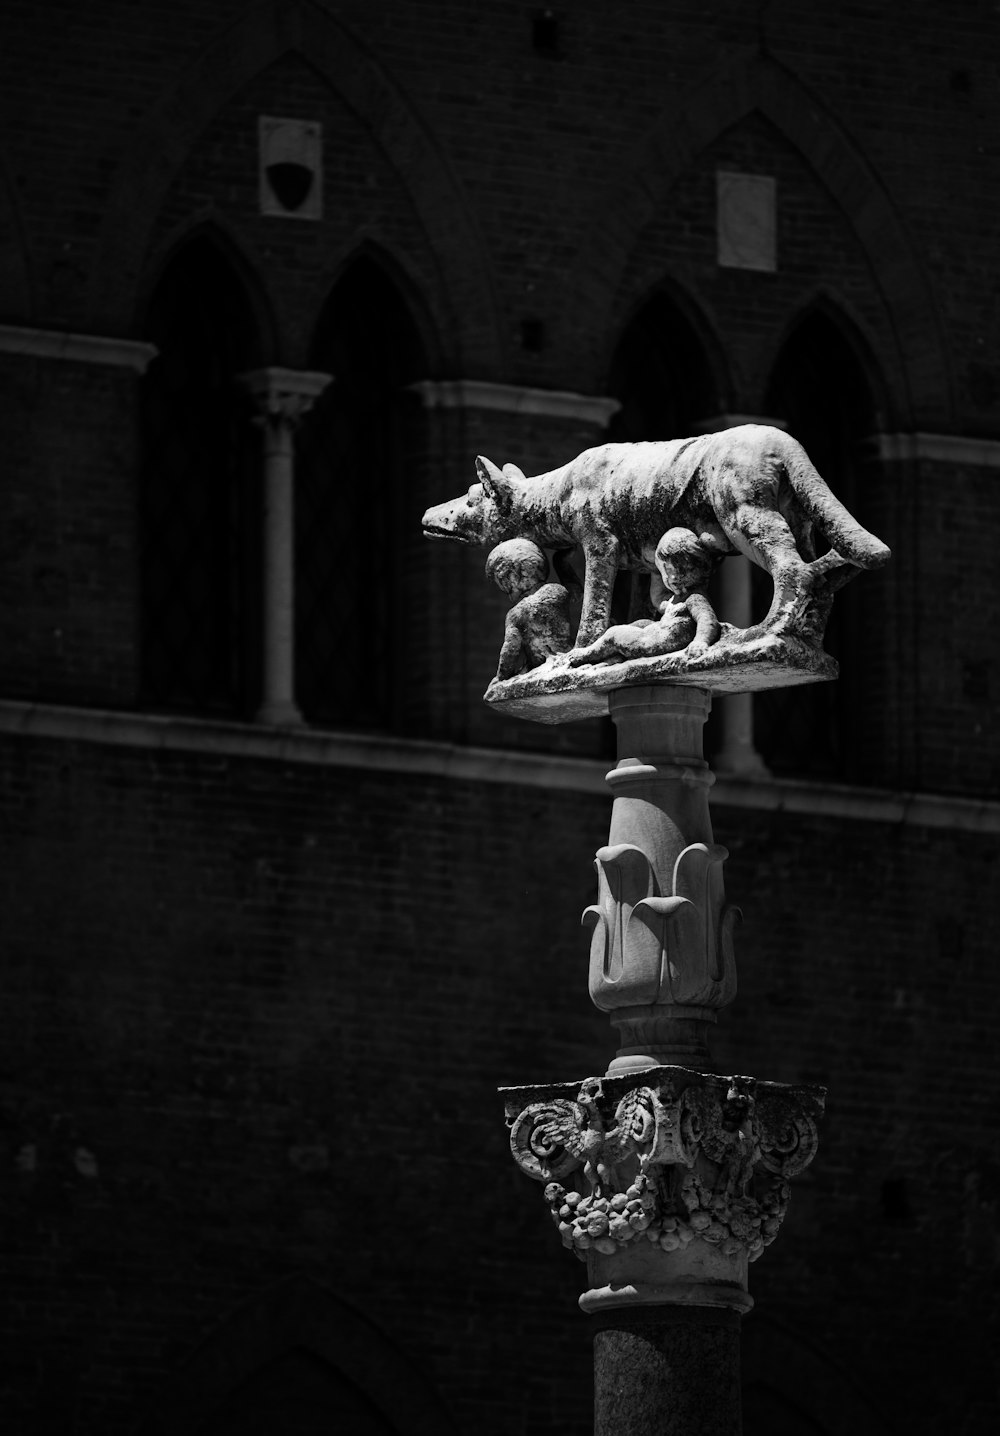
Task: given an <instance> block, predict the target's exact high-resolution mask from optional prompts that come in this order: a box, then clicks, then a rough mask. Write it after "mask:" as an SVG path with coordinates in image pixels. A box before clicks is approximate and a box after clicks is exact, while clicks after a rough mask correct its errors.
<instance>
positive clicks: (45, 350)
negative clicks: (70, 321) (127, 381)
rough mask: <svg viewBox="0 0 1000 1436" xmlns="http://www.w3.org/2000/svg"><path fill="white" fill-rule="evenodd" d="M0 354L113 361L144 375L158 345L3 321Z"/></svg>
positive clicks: (0, 326)
mask: <svg viewBox="0 0 1000 1436" xmlns="http://www.w3.org/2000/svg"><path fill="white" fill-rule="evenodd" d="M0 354H26V355H30V356H31V357H33V358H37V359H70V360H75V361H76V362H77V363H81V364H110V365H113V366H114V367H116V368H119V369H134V370H135V371H136V373H138V374H142V373H143V372H144V370H145V369H146V367H147V365H148V364H149V362H150V360H152V359H155V358H156V354H157V349H156V345H155V344H146V343H143V342H142V341H140V340H136V339H114V338H108V337H107V336H105V335H103V334H72V333H70V332H69V331H67V330H57V329H31V328H28V327H26V326H23V325H20V324H0Z"/></svg>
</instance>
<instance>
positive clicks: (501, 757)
mask: <svg viewBox="0 0 1000 1436" xmlns="http://www.w3.org/2000/svg"><path fill="white" fill-rule="evenodd" d="M0 733H6V734H10V735H13V736H18V737H22V738H48V739H54V740H56V741H60V742H80V743H98V744H102V745H106V746H110V747H114V748H139V749H144V750H147V751H150V752H156V751H157V750H162V751H164V752H180V753H208V754H218V753H222V754H225V755H227V756H228V757H233V758H250V759H255V758H264V759H267V760H270V761H274V760H277V761H280V762H283V763H303V764H312V765H316V766H320V767H330V768H357V769H359V770H361V771H365V772H386V773H411V774H415V775H417V774H419V775H422V776H424V777H429V778H443V779H446V780H449V781H452V782H467V783H491V784H492V783H498V784H500V785H502V786H508V787H509V786H511V785H513V786H517V787H525V788H543V789H544V790H545V791H546V792H562V793H567V792H569V793H583V794H587V795H589V796H591V797H600V798H603V799H607V797H608V789H607V783H606V774H607V771H608V765H607V763H602V762H595V761H593V760H591V759H586V758H562V757H554V756H549V755H546V754H539V753H524V752H516V751H513V750H505V749H496V748H465V747H460V746H459V745H457V744H453V743H434V742H430V741H428V740H426V739H419V738H386V737H383V736H381V735H376V734H364V735H362V734H358V733H337V732H330V731H324V730H321V729H310V728H303V729H299V730H297V731H294V732H293V731H290V730H289V729H287V728H281V727H275V728H269V727H267V726H266V725H263V724H254V725H251V724H247V723H226V722H219V721H217V720H210V719H199V718H181V717H174V716H170V717H167V716H166V715H164V714H158V713H131V712H124V711H122V710H114V709H106V708H76V707H71V706H69V705H64V704H57V703H28V702H25V701H23V700H21V699H15V698H7V699H0ZM713 796H714V800H715V803H716V805H721V806H723V807H733V808H747V809H750V810H755V811H759V812H785V813H801V814H803V815H807V816H816V817H831V818H843V819H844V820H845V821H848V822H857V821H861V822H875V823H889V824H892V825H893V826H905V827H919V828H945V829H952V830H954V831H957V832H967V833H1000V803H998V802H987V801H983V800H980V799H975V798H955V797H948V796H945V795H944V794H937V793H915V792H895V791H893V790H891V789H888V788H855V787H848V786H846V785H838V784H823V783H808V782H797V781H795V780H794V779H789V778H770V777H768V778H763V779H749V780H748V779H745V778H729V777H726V776H725V775H724V774H720V775H718V776H717V781H716V785H715V788H714V789H713Z"/></svg>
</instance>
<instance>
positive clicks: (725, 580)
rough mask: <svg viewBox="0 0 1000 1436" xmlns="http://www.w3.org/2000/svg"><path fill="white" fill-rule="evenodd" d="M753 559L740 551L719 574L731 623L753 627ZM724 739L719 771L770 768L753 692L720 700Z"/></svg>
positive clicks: (741, 773) (757, 774)
mask: <svg viewBox="0 0 1000 1436" xmlns="http://www.w3.org/2000/svg"><path fill="white" fill-rule="evenodd" d="M751 577H752V570H751V565H750V560H749V559H748V558H744V557H743V555H742V554H739V555H738V556H737V557H735V558H727V559H726V560H725V562H724V563H723V565H722V568H721V570H720V574H719V583H720V588H721V595H720V603H719V607H720V610H721V612H722V617H723V618H724V619H725V620H726V622H727V623H732V624H734V625H735V626H736V627H737V628H749V627H750V625H751V623H752V622H753V608H752V604H751V592H750V585H751ZM719 726H720V729H721V742H720V744H719V751H718V752H717V753H716V755H715V759H714V762H715V768H716V771H717V772H719V773H728V774H731V775H733V776H734V777H742V778H764V777H767V776H768V770H767V767H766V765H765V764H764V762H763V760H762V758H761V756H760V754H759V753H758V752H757V749H756V748H755V747H754V741H753V694H752V693H730V694H727V696H726V697H725V698H722V699H720V702H719Z"/></svg>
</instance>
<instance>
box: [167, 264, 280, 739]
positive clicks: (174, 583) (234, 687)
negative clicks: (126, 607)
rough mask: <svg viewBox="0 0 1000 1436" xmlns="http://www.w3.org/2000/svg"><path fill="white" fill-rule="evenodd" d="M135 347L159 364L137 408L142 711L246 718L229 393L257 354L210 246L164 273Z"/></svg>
mask: <svg viewBox="0 0 1000 1436" xmlns="http://www.w3.org/2000/svg"><path fill="white" fill-rule="evenodd" d="M145 333H146V337H147V338H148V339H150V340H151V341H152V342H153V343H154V344H155V345H156V346H157V349H158V351H159V353H158V355H157V357H156V359H154V360H153V362H152V364H151V365H150V367H149V370H148V372H147V374H146V376H145V378H144V380H143V385H142V394H141V401H140V416H141V426H142V444H143V461H142V469H141V476H140V496H139V505H140V527H141V554H140V565H141V573H140V589H141V648H142V659H141V682H140V701H141V702H142V703H143V704H146V705H148V706H152V707H161V708H166V709H172V710H181V711H191V712H205V713H213V712H214V713H219V714H243V713H246V712H248V711H249V709H250V707H251V706H252V703H253V699H254V696H255V690H256V687H257V685H258V682H259V676H258V672H257V659H256V656H255V655H256V650H257V648H258V646H259V645H258V644H257V642H256V641H255V640H256V633H257V628H258V623H257V609H258V606H259V589H258V579H257V570H258V567H259V564H258V560H257V552H258V546H259V534H258V532H257V529H258V523H257V521H256V514H257V487H256V485H257V482H258V480H257V474H256V468H257V465H256V463H255V458H254V434H253V430H252V427H251V424H250V413H251V407H250V401H249V398H248V397H247V396H246V395H245V394H243V393H242V392H241V391H240V389H239V387H238V385H237V383H236V382H235V381H236V376H237V374H239V373H240V372H241V371H243V370H245V369H248V368H250V367H252V366H253V365H254V364H255V363H257V362H258V351H257V340H256V327H255V323H254V317H253V313H252V310H251V307H250V304H249V301H248V299H247V296H246V294H245V292H244V290H243V287H242V285H241V284H240V282H239V280H238V279H237V277H236V275H235V274H234V273H233V270H232V268H231V267H230V265H229V264H228V263H227V261H226V259H225V257H224V256H223V255H222V254H221V253H220V251H219V250H218V249H217V247H216V246H215V245H214V244H213V243H212V242H211V241H209V240H207V239H199V240H195V241H192V242H191V243H189V244H187V245H186V246H185V247H184V248H183V249H182V250H181V251H180V252H179V253H178V254H177V255H176V256H175V257H174V259H173V260H172V261H171V263H170V264H169V265H168V267H167V269H166V270H165V272H164V274H163V277H162V278H161V280H160V282H159V284H158V285H157V287H156V290H155V292H154V294H153V297H152V299H151V301H150V304H149V309H148V312H147V319H146V326H145Z"/></svg>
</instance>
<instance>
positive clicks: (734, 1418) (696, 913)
mask: <svg viewBox="0 0 1000 1436" xmlns="http://www.w3.org/2000/svg"><path fill="white" fill-rule="evenodd" d="M608 698H609V708H610V712H611V716H612V718H613V719H614V721H615V725H616V729H617V733H618V762H617V765H616V767H615V768H614V769H613V770H612V772H611V773H609V774H608V784H609V786H610V787H611V790H612V792H613V794H614V803H613V806H612V815H611V831H610V834H609V840H608V843H607V844H606V845H605V846H604V847H602V848H600V849H598V852H597V856H596V867H597V873H598V894H597V901H596V902H595V903H594V904H593V905H592V906H591V907H589V908H588V909H587V910H586V912H585V913H584V921H585V923H586V924H587V925H588V926H589V927H590V929H591V949H590V969H589V970H590V983H589V985H590V995H591V998H592V1000H593V1001H594V1003H595V1004H596V1006H597V1007H598V1008H600V1009H601V1010H602V1011H604V1012H607V1014H608V1017H609V1019H610V1022H611V1025H612V1027H613V1028H614V1029H615V1030H616V1031H617V1037H618V1044H619V1045H618V1050H617V1052H616V1054H615V1056H614V1057H613V1058H612V1059H611V1062H610V1064H609V1066H608V1069H607V1071H606V1072H605V1073H604V1075H603V1076H601V1077H591V1078H587V1079H586V1080H585V1081H583V1082H575V1083H551V1084H547V1085H545V1086H531V1087H517V1088H506V1089H504V1090H503V1096H504V1102H505V1109H506V1115H507V1122H508V1125H509V1127H510V1145H511V1153H512V1155H513V1157H514V1160H515V1161H516V1162H517V1164H518V1165H519V1167H520V1168H521V1170H522V1171H523V1172H525V1173H526V1175H528V1176H530V1177H532V1178H534V1179H535V1180H536V1181H539V1182H542V1183H544V1184H545V1189H544V1195H545V1202H546V1205H547V1207H548V1208H549V1212H550V1215H551V1217H552V1220H553V1221H554V1223H555V1225H556V1228H557V1230H558V1232H559V1236H560V1238H561V1240H562V1244H563V1246H564V1247H566V1248H567V1250H569V1251H571V1252H573V1254H574V1255H575V1256H576V1257H577V1258H578V1259H579V1260H580V1261H582V1262H586V1265H587V1289H586V1290H585V1291H584V1293H583V1295H582V1296H581V1297H580V1307H581V1308H582V1310H583V1311H584V1312H586V1313H587V1314H588V1315H589V1316H591V1317H592V1318H593V1320H594V1362H595V1364H594V1379H595V1428H594V1429H595V1431H596V1432H597V1433H598V1436H612V1433H615V1436H620V1433H634V1436H682V1433H683V1436H739V1433H740V1430H741V1417H740V1396H739V1391H740V1366H739V1328H740V1319H741V1317H742V1315H743V1314H744V1313H745V1312H747V1311H748V1310H749V1309H750V1308H751V1307H752V1305H753V1299H752V1297H751V1296H750V1295H749V1292H748V1290H747V1285H748V1270H749V1266H750V1263H752V1262H753V1261H755V1260H756V1259H757V1258H758V1257H759V1256H760V1255H761V1253H762V1252H763V1251H764V1250H765V1248H766V1247H767V1246H768V1245H769V1244H770V1243H771V1242H772V1241H773V1240H774V1238H775V1237H776V1235H777V1233H778V1230H779V1228H780V1226H781V1222H782V1220H783V1218H784V1215H785V1210H786V1208H787V1205H788V1199H789V1187H788V1182H789V1178H790V1177H792V1176H795V1175H796V1174H797V1173H798V1172H801V1171H802V1170H803V1169H804V1168H805V1167H806V1166H807V1165H808V1164H809V1162H810V1161H811V1160H812V1157H813V1154H814V1152H815V1150H816V1145H817V1126H818V1121H819V1118H820V1116H821V1114H822V1110H823V1101H824V1096H825V1094H824V1092H823V1091H822V1089H821V1088H817V1087H812V1086H806V1085H801V1086H787V1085H783V1084H779V1083H773V1082H764V1081H760V1080H758V1079H756V1078H753V1077H746V1076H737V1075H730V1076H727V1075H722V1074H719V1073H717V1072H715V1071H714V1070H713V1067H714V1064H713V1062H712V1057H711V1052H710V1047H709V1039H710V1034H711V1030H712V1026H713V1024H714V1023H715V1021H716V1016H717V1013H718V1010H719V1009H720V1008H721V1007H723V1006H725V1005H726V1004H727V1003H729V1002H730V1001H731V1000H732V998H733V996H734V995H735V991H736V968H735V960H734V955H733V930H734V927H735V924H736V922H737V921H738V918H739V913H738V911H737V910H736V909H735V908H734V907H733V906H732V905H731V904H729V903H727V902H726V899H725V893H724V890H723V881H722V866H723V863H724V861H725V859H726V857H727V856H728V854H727V852H726V849H725V848H724V847H722V845H721V844H718V843H716V842H715V840H714V836H713V833H712V824H711V816H710V813H709V806H708V794H709V791H710V788H711V785H712V783H713V781H714V779H713V776H712V774H711V772H710V771H709V769H708V765H707V763H706V762H705V759H704V757H703V754H702V728H703V724H704V721H705V718H706V716H707V714H708V711H709V706H710V702H711V695H710V693H709V692H708V691H707V690H706V689H703V688H699V687H696V686H694V685H691V686H687V687H681V686H679V685H668V684H657V685H649V686H639V685H636V686H635V687H630V688H619V689H616V690H614V691H612V692H611V693H610V694H609V695H608Z"/></svg>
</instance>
